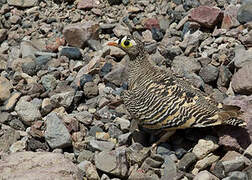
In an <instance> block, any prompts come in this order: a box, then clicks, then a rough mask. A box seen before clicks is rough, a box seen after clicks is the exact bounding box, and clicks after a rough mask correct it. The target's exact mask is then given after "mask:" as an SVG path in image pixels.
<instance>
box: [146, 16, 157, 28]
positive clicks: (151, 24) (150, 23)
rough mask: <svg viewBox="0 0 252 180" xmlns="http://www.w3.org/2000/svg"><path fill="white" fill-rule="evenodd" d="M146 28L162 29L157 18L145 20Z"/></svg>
mask: <svg viewBox="0 0 252 180" xmlns="http://www.w3.org/2000/svg"><path fill="white" fill-rule="evenodd" d="M144 28H146V29H152V28H157V29H160V26H159V22H158V20H157V19H156V18H149V19H145V20H144Z"/></svg>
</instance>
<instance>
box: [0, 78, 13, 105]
mask: <svg viewBox="0 0 252 180" xmlns="http://www.w3.org/2000/svg"><path fill="white" fill-rule="evenodd" d="M11 88H12V83H11V82H10V81H9V80H8V79H7V78H5V77H2V76H0V102H3V101H5V100H7V99H8V98H9V97H10V95H11V94H10V90H11Z"/></svg>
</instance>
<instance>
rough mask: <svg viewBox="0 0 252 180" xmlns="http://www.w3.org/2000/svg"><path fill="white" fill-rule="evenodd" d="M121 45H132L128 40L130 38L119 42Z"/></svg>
mask: <svg viewBox="0 0 252 180" xmlns="http://www.w3.org/2000/svg"><path fill="white" fill-rule="evenodd" d="M121 46H122V47H123V48H129V47H131V46H132V43H131V42H130V40H128V39H126V40H124V41H122V42H121Z"/></svg>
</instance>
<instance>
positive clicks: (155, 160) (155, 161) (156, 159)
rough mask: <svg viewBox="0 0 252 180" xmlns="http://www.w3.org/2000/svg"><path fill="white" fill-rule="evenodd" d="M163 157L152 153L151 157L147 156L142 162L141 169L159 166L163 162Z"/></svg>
mask: <svg viewBox="0 0 252 180" xmlns="http://www.w3.org/2000/svg"><path fill="white" fill-rule="evenodd" d="M163 162H164V159H163V158H162V156H160V155H158V154H156V155H152V156H151V157H147V158H146V159H145V161H144V162H143V164H142V166H141V169H143V170H148V169H149V168H160V167H161V165H162V164H163Z"/></svg>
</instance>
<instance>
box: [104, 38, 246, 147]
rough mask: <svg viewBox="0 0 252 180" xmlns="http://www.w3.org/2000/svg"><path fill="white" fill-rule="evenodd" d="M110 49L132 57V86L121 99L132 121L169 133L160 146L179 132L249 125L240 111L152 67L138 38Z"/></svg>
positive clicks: (124, 39)
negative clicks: (195, 128) (117, 49)
mask: <svg viewBox="0 0 252 180" xmlns="http://www.w3.org/2000/svg"><path fill="white" fill-rule="evenodd" d="M108 45H110V46H117V47H119V48H121V49H122V50H123V51H125V52H126V53H127V54H128V56H129V63H128V66H129V79H128V85H129V86H128V90H127V91H124V92H123V95H122V98H123V101H124V104H125V105H126V108H127V109H128V111H129V112H130V114H131V115H132V117H133V118H134V119H136V120H137V122H138V123H139V124H140V125H141V126H143V127H144V128H147V129H155V130H165V131H167V133H166V134H165V135H164V136H162V137H161V138H160V140H159V141H158V142H157V143H160V142H163V141H165V140H166V139H167V138H169V137H170V136H171V135H172V134H173V133H174V132H175V130H176V129H185V128H192V127H207V126H215V125H220V124H228V125H234V126H245V125H246V123H245V122H244V121H243V120H242V119H240V115H241V112H240V111H239V109H238V108H237V107H234V106H224V105H221V104H218V103H216V102H215V101H214V100H213V99H211V98H210V97H208V96H207V95H206V94H205V93H204V92H202V91H201V90H199V89H197V88H195V87H194V86H192V85H191V84H190V83H189V82H188V81H186V80H185V79H183V78H178V77H177V76H175V75H173V74H172V73H170V72H168V71H166V70H165V69H161V68H160V67H157V66H155V65H153V64H152V63H151V62H150V61H149V60H148V53H147V52H146V51H145V49H144V44H143V43H142V42H141V40H139V39H138V38H133V37H127V36H125V37H123V38H120V39H119V40H118V41H116V42H109V43H108ZM157 143H156V145H157Z"/></svg>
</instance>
